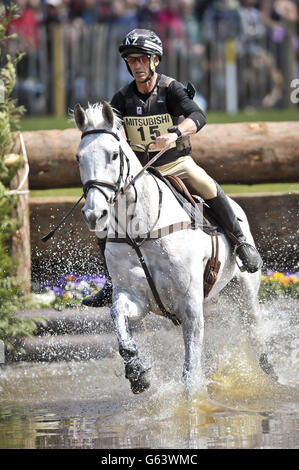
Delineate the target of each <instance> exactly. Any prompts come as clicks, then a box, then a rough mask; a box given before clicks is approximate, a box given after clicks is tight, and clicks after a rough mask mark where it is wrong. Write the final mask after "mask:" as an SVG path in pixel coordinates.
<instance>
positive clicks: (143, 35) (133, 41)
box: [118, 29, 163, 60]
mask: <svg viewBox="0 0 299 470" xmlns="http://www.w3.org/2000/svg"><path fill="white" fill-rule="evenodd" d="M118 50H119V52H120V55H121V56H122V58H123V59H125V58H126V57H127V55H129V54H138V53H143V54H148V55H157V56H158V57H159V60H161V59H162V55H163V46H162V42H161V39H160V38H159V37H158V36H157V34H156V33H154V31H150V30H149V29H133V30H132V31H130V32H129V33H128V34H127V35H126V36H125V37H124V39H123V41H122V43H121V45H120V46H119V49H118Z"/></svg>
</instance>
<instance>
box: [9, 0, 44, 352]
mask: <svg viewBox="0 0 299 470" xmlns="http://www.w3.org/2000/svg"><path fill="white" fill-rule="evenodd" d="M17 16H18V15H17V6H16V4H14V3H10V4H9V5H7V6H0V340H2V341H3V342H4V344H5V346H6V349H7V350H11V349H14V348H16V347H17V346H18V344H19V340H20V338H22V337H24V336H29V335H32V333H33V332H34V330H35V328H36V323H35V319H25V320H24V319H21V318H18V317H17V316H16V315H15V314H16V312H17V310H18V309H19V308H20V307H21V305H22V298H23V295H24V293H23V280H22V279H20V278H18V277H16V275H15V272H16V263H17V262H18V260H13V259H12V258H11V256H10V245H11V238H12V235H13V233H14V232H15V230H17V228H18V223H19V222H18V220H16V219H15V218H14V217H13V216H12V210H13V208H14V207H15V205H16V202H17V197H18V196H17V195H11V194H9V191H8V189H9V183H10V181H11V179H12V178H13V177H14V175H15V174H16V172H17V171H18V170H19V168H20V167H21V166H22V165H23V162H22V159H21V158H19V159H16V161H13V162H11V159H10V162H8V159H7V155H8V154H9V152H10V151H11V149H12V147H13V144H14V137H13V133H14V132H15V131H17V130H19V128H20V117H21V116H22V114H23V112H24V108H23V107H21V106H17V103H16V100H14V99H12V97H11V94H12V91H13V89H14V86H15V82H16V64H17V62H18V61H19V60H21V58H22V54H19V53H18V54H16V55H15V56H14V57H11V55H9V54H5V53H4V50H5V49H6V46H7V44H8V43H9V41H11V40H13V39H14V37H15V35H10V34H9V32H8V31H9V24H10V22H11V21H12V19H14V18H16V17H17Z"/></svg>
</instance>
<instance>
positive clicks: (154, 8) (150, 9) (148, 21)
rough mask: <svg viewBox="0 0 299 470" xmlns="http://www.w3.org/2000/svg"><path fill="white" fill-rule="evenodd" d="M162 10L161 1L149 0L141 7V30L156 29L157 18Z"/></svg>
mask: <svg viewBox="0 0 299 470" xmlns="http://www.w3.org/2000/svg"><path fill="white" fill-rule="evenodd" d="M160 10H161V1H160V0H148V1H146V2H145V3H144V5H142V6H141V8H140V10H139V14H138V21H139V26H140V28H145V29H146V28H149V29H152V28H154V25H155V23H156V17H157V14H158V12H159V11H160Z"/></svg>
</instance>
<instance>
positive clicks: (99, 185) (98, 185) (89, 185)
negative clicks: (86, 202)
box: [81, 129, 130, 203]
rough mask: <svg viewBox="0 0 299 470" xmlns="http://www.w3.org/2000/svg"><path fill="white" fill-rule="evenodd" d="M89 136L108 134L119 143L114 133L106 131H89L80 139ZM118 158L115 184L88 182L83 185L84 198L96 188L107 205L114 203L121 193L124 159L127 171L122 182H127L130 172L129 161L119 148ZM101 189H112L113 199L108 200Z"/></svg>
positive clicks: (97, 181)
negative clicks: (118, 164) (118, 166)
mask: <svg viewBox="0 0 299 470" xmlns="http://www.w3.org/2000/svg"><path fill="white" fill-rule="evenodd" d="M90 134H110V135H112V136H113V137H114V138H115V139H116V140H118V141H120V138H119V137H118V135H117V134H116V133H115V132H112V131H108V130H106V129H92V130H90V131H85V132H83V133H82V135H81V139H83V137H85V136H86V135H90ZM119 157H120V171H119V176H118V179H117V181H116V183H110V181H103V180H98V179H94V180H88V181H86V183H85V184H84V185H83V193H84V197H85V198H86V196H87V194H88V191H89V190H90V189H92V188H96V189H97V190H98V191H100V192H101V193H102V194H103V196H104V197H105V199H106V201H107V202H108V203H113V202H115V201H116V199H117V197H118V195H119V194H120V192H121V191H122V188H121V182H122V179H123V173H124V166H125V165H124V162H125V159H126V162H127V168H128V170H127V175H126V178H125V180H124V181H126V180H127V178H128V176H129V172H130V162H129V159H128V157H127V156H126V155H125V153H124V151H123V149H122V148H121V146H119ZM102 187H104V188H109V189H112V191H113V192H114V197H113V198H111V199H109V198H108V196H107V194H106V193H105V191H103V189H102Z"/></svg>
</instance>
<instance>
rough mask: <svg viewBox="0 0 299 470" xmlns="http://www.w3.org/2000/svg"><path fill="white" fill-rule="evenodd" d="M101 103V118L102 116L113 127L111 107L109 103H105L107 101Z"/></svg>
mask: <svg viewBox="0 0 299 470" xmlns="http://www.w3.org/2000/svg"><path fill="white" fill-rule="evenodd" d="M102 104H103V109H102V112H103V118H104V120H105V122H106V123H107V124H108V125H109V126H110V127H113V125H114V114H113V111H112V108H111V106H110V104H109V103H107V101H103V102H102Z"/></svg>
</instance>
